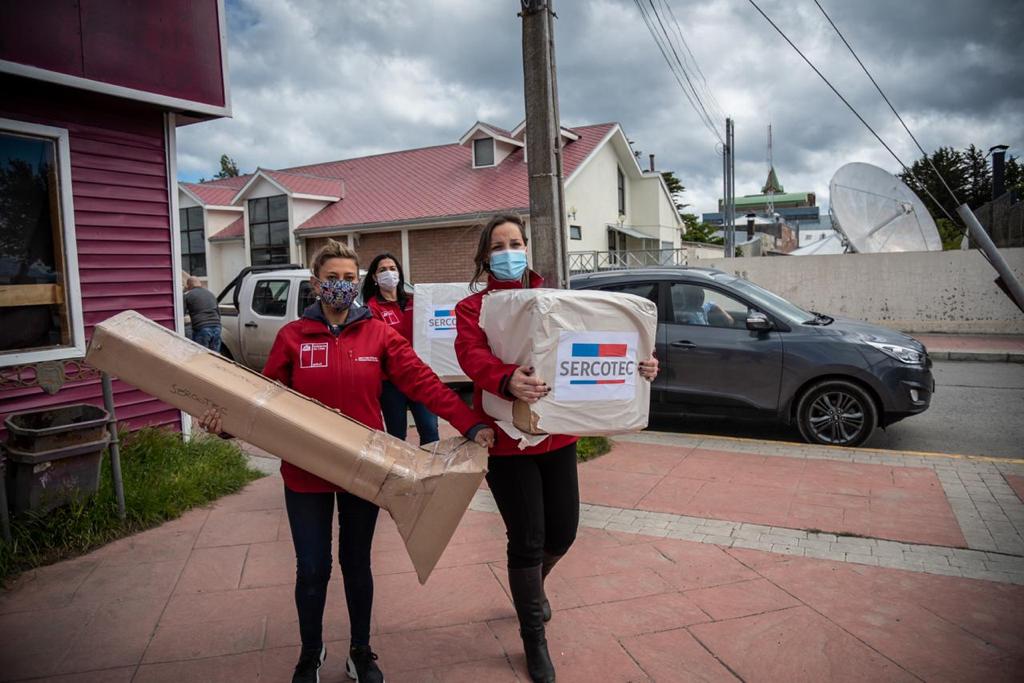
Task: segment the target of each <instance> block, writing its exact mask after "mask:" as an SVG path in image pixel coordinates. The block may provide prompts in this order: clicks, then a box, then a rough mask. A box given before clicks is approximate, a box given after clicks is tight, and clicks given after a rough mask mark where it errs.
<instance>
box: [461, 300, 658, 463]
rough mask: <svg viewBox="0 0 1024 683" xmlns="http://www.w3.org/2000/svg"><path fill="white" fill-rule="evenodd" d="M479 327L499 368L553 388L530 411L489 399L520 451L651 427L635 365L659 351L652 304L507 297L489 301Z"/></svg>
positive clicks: (646, 394)
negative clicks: (523, 372) (549, 437)
mask: <svg viewBox="0 0 1024 683" xmlns="http://www.w3.org/2000/svg"><path fill="white" fill-rule="evenodd" d="M480 325H481V327H482V328H483V329H484V331H485V332H486V333H487V340H488V342H489V343H490V346H491V351H492V352H494V355H496V356H497V357H498V358H500V359H501V360H502V362H505V363H515V364H517V365H526V366H532V367H533V368H534V369H535V371H536V374H537V376H538V377H540V378H541V379H543V380H544V381H545V382H547V384H548V386H550V387H551V393H550V394H549V395H548V396H546V397H545V398H542V399H541V400H539V401H537V402H536V403H534V404H532V405H530V404H527V403H523V402H522V401H507V400H505V399H504V398H501V397H499V396H495V395H494V394H490V393H487V392H484V396H483V409H484V412H486V413H487V414H488V415H490V416H491V417H493V418H495V420H496V421H497V422H498V426H499V427H501V429H503V430H504V431H505V432H506V433H508V434H509V435H510V436H512V437H513V438H518V439H520V447H524V448H525V447H526V446H527V445H531V444H532V443H535V442H536V441H537V440H538V438H537V437H536V436H535V435H539V434H573V435H576V436H597V435H607V434H621V433H624V432H633V431H639V430H642V429H644V428H645V427H646V426H647V417H648V412H649V409H650V400H651V385H650V383H649V382H647V381H646V380H644V379H643V378H642V377H640V375H639V373H638V368H637V363H638V362H639V361H641V360H644V359H647V358H650V357H651V354H652V353H653V351H654V343H655V337H656V334H657V329H658V310H657V307H656V306H655V305H654V303H653V302H651V301H649V300H648V299H645V298H643V297H639V296H633V295H632V294H620V293H616V292H601V291H595V290H561V289H512V290H502V291H496V292H492V293H490V294H488V295H487V296H486V297H484V301H483V308H482V310H481V313H480ZM541 438H542V437H541Z"/></svg>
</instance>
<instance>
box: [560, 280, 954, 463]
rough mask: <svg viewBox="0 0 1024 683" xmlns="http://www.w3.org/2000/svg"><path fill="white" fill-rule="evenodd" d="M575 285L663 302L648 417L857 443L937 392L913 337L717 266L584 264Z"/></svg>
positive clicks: (923, 353)
mask: <svg viewBox="0 0 1024 683" xmlns="http://www.w3.org/2000/svg"><path fill="white" fill-rule="evenodd" d="M571 287H572V288H573V289H600V290H605V291H611V292H626V293H628V294H635V295H638V296H642V297H645V298H647V299H650V300H651V301H653V302H654V303H655V304H656V305H657V306H658V320H659V324H658V339H657V355H658V359H659V360H660V361H661V372H660V374H659V375H658V379H657V380H656V381H655V383H654V387H653V389H654V391H653V392H652V398H651V412H652V414H653V415H655V416H662V417H671V416H682V415H685V416H688V417H694V416H715V417H732V418H755V419H765V418H767V419H771V420H776V421H781V422H783V423H785V424H793V423H796V425H797V427H798V428H799V430H800V434H801V436H802V437H803V438H804V439H805V440H806V441H808V442H811V443H821V444H831V445H838V446H857V445H859V444H861V443H863V442H864V441H865V440H866V439H867V438H868V437H870V436H871V434H872V432H874V430H875V428H876V427H883V428H884V427H886V426H888V425H891V424H894V423H895V422H898V421H899V420H902V419H904V418H906V417H909V416H911V415H916V414H917V413H921V412H923V411H925V410H927V409H928V405H929V403H930V402H931V397H932V392H933V391H934V390H935V383H934V380H933V379H932V373H931V365H932V364H931V360H930V359H929V358H928V353H927V351H926V349H925V347H924V345H923V344H921V342H919V341H917V340H916V339H913V338H911V337H908V336H907V335H905V334H903V333H901V332H897V331H895V330H890V329H888V328H885V327H879V326H877V325H870V324H868V323H863V322H858V321H855V320H843V319H836V318H832V317H830V316H827V315H823V314H821V313H817V312H814V311H805V310H803V309H801V308H800V307H798V306H796V305H794V304H793V303H791V302H789V301H786V300H785V299H783V298H782V297H780V296H778V295H776V294H772V293H771V292H769V291H767V290H766V289H763V288H761V287H759V286H757V285H755V284H753V283H752V282H748V281H747V280H744V279H742V278H739V277H736V276H734V275H730V274H728V273H724V272H722V271H719V270H711V269H706V268H649V269H640V270H628V271H614V272H600V273H590V274H586V275H577V276H574V277H573V278H572V282H571Z"/></svg>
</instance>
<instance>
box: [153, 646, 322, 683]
mask: <svg viewBox="0 0 1024 683" xmlns="http://www.w3.org/2000/svg"><path fill="white" fill-rule="evenodd" d="M262 660H263V656H262V654H261V653H259V652H246V653H243V654H236V655H224V656H219V657H209V658H206V659H192V660H185V661H178V662H165V663H160V664H143V665H142V666H140V667H139V671H138V673H137V674H136V675H135V678H134V679H133V683H181V681H197V682H198V681H202V683H234V682H235V681H256V680H260V669H261V668H262ZM297 660H298V657H295V658H294V659H292V664H291V666H290V667H289V668H288V671H289V673H288V676H289V677H290V676H291V669H292V668H294V666H295V662H296V661H297ZM269 680H280V681H283V680H288V679H287V678H284V677H280V676H279V677H277V678H273V679H269ZM338 680H340V679H338Z"/></svg>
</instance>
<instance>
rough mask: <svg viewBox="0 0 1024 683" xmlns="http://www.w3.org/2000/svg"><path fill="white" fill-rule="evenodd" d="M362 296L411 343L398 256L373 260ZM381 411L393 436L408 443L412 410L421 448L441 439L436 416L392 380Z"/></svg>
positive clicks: (407, 299)
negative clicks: (409, 415) (403, 391)
mask: <svg viewBox="0 0 1024 683" xmlns="http://www.w3.org/2000/svg"><path fill="white" fill-rule="evenodd" d="M362 295H363V303H364V304H366V307H367V308H369V309H370V312H371V313H373V317H374V318H377V319H379V320H382V321H384V322H385V323H386V324H388V325H390V326H391V327H392V329H394V330H395V331H396V332H398V333H399V334H400V335H402V336H403V337H405V339H406V341H408V342H409V343H410V344H412V330H413V327H412V325H413V318H412V315H413V302H412V295H411V294H407V293H406V291H405V273H404V272H403V271H402V264H401V263H399V261H398V258H397V257H395V256H394V255H393V254H389V253H387V252H385V253H383V254H378V255H377V256H376V257H374V259H373V260H372V261H370V267H369V268H368V269H367V271H366V277H365V278H364V279H363V289H362ZM380 409H381V411H382V412H383V413H384V424H385V426H386V427H387V431H388V434H390V435H391V436H394V437H397V438H399V439H401V440H402V441H405V437H406V434H407V432H408V428H409V418H408V413H409V411H411V412H412V418H413V420H415V422H416V433H417V435H418V436H419V439H420V445H421V446H422V445H423V444H428V443H433V442H434V441H437V440H438V433H437V415H434V414H433V413H432V412H430V409H429V408H427V407H426V406H425V405H423V404H422V403H420V402H419V401H413V400H411V399H410V398H409V397H408V396H406V395H405V394H403V393H402V392H401V391H399V390H398V387H396V386H395V385H394V384H393V383H391V382H389V381H385V382H384V384H383V386H382V387H381V393H380Z"/></svg>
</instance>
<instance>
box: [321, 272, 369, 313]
mask: <svg viewBox="0 0 1024 683" xmlns="http://www.w3.org/2000/svg"><path fill="white" fill-rule="evenodd" d="M318 282H320V301H321V302H322V303H324V304H326V305H327V306H330V307H331V308H333V309H334V310H336V311H344V310H346V309H347V308H348V307H349V306H351V305H352V302H353V301H355V298H356V294H358V293H359V286H358V285H357V284H356V283H355V282H350V281H349V280H318Z"/></svg>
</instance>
